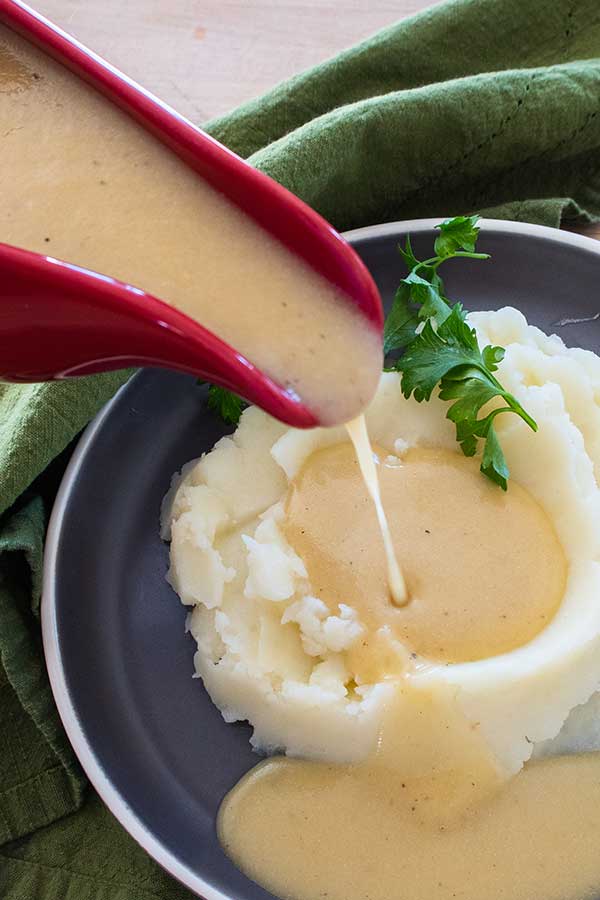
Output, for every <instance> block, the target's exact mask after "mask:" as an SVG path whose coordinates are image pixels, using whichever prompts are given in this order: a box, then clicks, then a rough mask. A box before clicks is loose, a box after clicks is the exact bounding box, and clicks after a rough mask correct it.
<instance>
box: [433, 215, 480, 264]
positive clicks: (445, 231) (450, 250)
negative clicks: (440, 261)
mask: <svg viewBox="0 0 600 900" xmlns="http://www.w3.org/2000/svg"><path fill="white" fill-rule="evenodd" d="M478 221H479V216H456V217H455V218H454V219H446V220H445V221H444V222H442V223H441V224H440V225H437V226H436V227H437V228H439V230H440V234H439V235H438V236H437V238H436V239H435V245H434V252H435V254H436V256H440V257H446V256H453V255H454V254H455V253H456V251H457V250H461V249H462V250H466V251H467V252H469V253H474V252H475V244H476V242H477V238H478V236H479V228H477V222H478Z"/></svg>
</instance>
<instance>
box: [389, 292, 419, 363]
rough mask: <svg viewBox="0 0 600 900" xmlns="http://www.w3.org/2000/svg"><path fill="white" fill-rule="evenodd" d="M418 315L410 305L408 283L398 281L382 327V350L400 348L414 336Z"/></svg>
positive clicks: (390, 350)
mask: <svg viewBox="0 0 600 900" xmlns="http://www.w3.org/2000/svg"><path fill="white" fill-rule="evenodd" d="M418 324H419V316H418V315H417V312H416V310H415V309H414V307H413V306H412V305H411V292H410V285H408V284H405V283H404V282H403V281H401V282H400V285H399V287H398V290H397V291H396V296H395V297H394V303H393V305H392V309H391V311H390V314H389V316H388V317H387V318H386V320H385V325H384V329H383V352H384V354H385V355H386V356H387V354H388V353H391V352H392V350H402V349H404V347H406V345H407V344H409V343H410V342H411V341H412V339H413V338H414V336H415V334H416V331H417V325H418Z"/></svg>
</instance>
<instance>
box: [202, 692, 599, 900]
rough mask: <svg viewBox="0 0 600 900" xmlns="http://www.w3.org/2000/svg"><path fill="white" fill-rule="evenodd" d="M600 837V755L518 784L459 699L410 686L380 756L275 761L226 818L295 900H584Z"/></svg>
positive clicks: (254, 874) (253, 860) (243, 858)
mask: <svg viewBox="0 0 600 900" xmlns="http://www.w3.org/2000/svg"><path fill="white" fill-rule="evenodd" d="M599 834H600V755H597V754H590V755H582V756H579V757H570V758H557V759H553V760H546V761H543V762H536V763H534V764H529V765H528V766H526V768H525V769H524V770H523V771H522V772H521V773H520V774H519V775H518V776H517V777H516V778H514V779H513V780H512V781H509V782H506V781H505V780H504V779H503V777H502V773H500V772H499V771H498V770H497V768H496V767H495V765H494V761H493V760H492V759H490V758H489V756H488V754H487V752H486V750H485V747H484V745H483V742H482V741H481V739H480V738H479V735H478V733H477V730H476V729H475V730H473V729H472V728H471V727H470V726H469V725H468V724H467V723H466V722H465V721H464V720H463V719H462V718H461V716H460V714H459V713H458V712H457V710H456V709H455V708H454V706H453V704H452V700H451V698H449V697H447V696H437V697H436V696H425V697H424V696H422V695H420V696H414V697H412V696H411V694H410V689H409V688H408V687H407V688H405V689H404V690H403V691H399V692H398V695H397V697H396V700H395V701H394V703H393V705H392V708H391V710H390V714H389V717H388V720H387V722H386V724H385V726H384V729H383V733H382V740H381V745H380V749H379V751H378V753H377V754H376V755H375V756H374V757H373V758H372V759H371V760H368V761H367V762H366V763H363V764H360V765H356V766H339V765H326V764H322V763H313V762H307V761H302V760H293V759H285V758H274V759H271V760H267V761H266V762H263V763H261V764H260V765H259V766H257V767H256V768H255V769H253V770H252V771H251V772H250V773H249V774H248V775H247V776H246V777H245V778H244V779H243V780H242V781H241V782H240V783H239V784H238V785H237V786H236V787H235V788H234V789H233V791H232V792H231V793H230V794H229V795H228V796H227V797H226V798H225V801H224V803H223V805H222V807H221V811H220V814H219V836H220V839H221V843H222V845H223V847H224V849H225V851H226V852H227V853H228V855H229V856H230V857H231V858H232V860H233V861H234V862H235V863H236V865H237V866H238V867H239V868H240V869H242V871H244V872H245V873H246V874H247V875H248V876H249V877H250V878H253V879H254V880H255V881H257V882H258V883H259V884H261V885H263V886H264V887H266V888H267V889H268V890H270V891H272V892H273V894H275V895H276V896H277V897H281V898H284V900H320V898H327V900H400V898H401V900H432V898H437V900H453V898H461V900H482V898H490V900H583V898H586V897H590V898H591V897H592V896H596V895H597V891H598V888H599V887H600V853H599V852H598V835H599Z"/></svg>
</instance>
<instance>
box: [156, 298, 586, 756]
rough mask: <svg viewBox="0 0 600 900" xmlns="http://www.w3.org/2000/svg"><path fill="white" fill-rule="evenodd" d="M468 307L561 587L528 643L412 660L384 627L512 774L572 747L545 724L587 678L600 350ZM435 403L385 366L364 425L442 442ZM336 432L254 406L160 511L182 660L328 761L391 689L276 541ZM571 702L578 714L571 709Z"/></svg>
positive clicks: (357, 627) (363, 735) (349, 617)
mask: <svg viewBox="0 0 600 900" xmlns="http://www.w3.org/2000/svg"><path fill="white" fill-rule="evenodd" d="M470 320H471V322H472V324H473V325H474V326H475V328H476V329H477V331H478V337H479V338H480V342H483V343H484V344H485V343H492V344H501V345H503V346H504V347H505V348H506V355H505V358H504V360H503V362H502V363H501V365H500V370H499V377H500V379H501V380H502V382H503V383H504V384H505V386H506V388H507V390H509V391H511V393H513V394H514V395H515V396H516V397H517V399H518V400H519V401H520V402H521V403H522V404H523V405H524V406H525V407H526V408H527V409H528V410H529V411H530V412H531V414H532V415H533V417H534V418H535V419H536V421H537V423H538V425H539V431H538V433H537V434H534V433H533V432H532V431H531V430H530V429H529V428H528V427H527V426H526V425H525V424H524V423H523V422H522V421H521V420H519V419H517V418H516V417H504V418H503V417H500V418H499V419H497V420H496V422H497V428H498V432H499V436H500V438H501V442H502V446H503V448H504V450H505V454H506V458H507V461H508V464H509V467H510V470H511V478H512V480H513V481H514V482H516V483H517V484H518V485H520V486H521V487H522V488H524V489H525V490H526V491H527V492H528V494H529V495H530V496H531V497H532V498H533V499H534V500H535V501H536V502H537V504H539V505H540V507H541V508H542V509H543V510H544V511H545V514H546V515H547V516H548V518H549V519H550V521H551V523H552V526H553V528H554V531H555V533H556V536H557V538H558V541H559V542H560V546H561V547H562V552H563V553H564V558H565V561H566V582H565V586H564V594H563V597H562V601H561V602H560V604H559V606H558V609H557V611H556V613H555V614H554V615H553V616H552V618H551V619H550V620H549V621H548V622H547V623H545V622H544V623H543V627H542V628H541V630H540V631H539V632H538V633H536V634H535V635H534V636H532V637H531V639H529V640H528V641H527V642H526V643H525V644H523V645H522V646H519V647H517V648H516V649H511V650H508V651H507V652H503V653H500V654H496V655H492V656H488V657H487V658H483V659H476V660H474V661H466V662H450V663H448V662H447V661H440V660H439V659H435V658H429V657H428V656H426V655H423V654H418V655H417V657H418V658H417V659H414V658H411V648H410V647H408V646H406V645H405V644H404V643H403V642H402V641H398V640H396V639H395V638H394V636H393V635H392V636H391V637H390V636H389V635H384V637H386V640H387V650H388V651H389V652H391V654H392V656H394V658H395V660H396V663H397V666H398V671H399V672H402V673H403V674H405V675H406V677H407V678H409V679H410V682H411V686H412V687H413V688H414V689H416V690H419V689H423V690H424V691H430V690H436V689H439V690H444V691H446V690H448V689H450V690H451V691H452V692H453V695H454V696H455V697H456V702H457V704H458V706H459V708H460V710H461V712H462V714H464V716H465V717H466V719H467V721H470V722H471V723H473V726H474V727H477V728H478V730H479V733H480V734H481V735H482V737H483V740H484V741H485V743H486V745H487V746H488V747H489V749H490V751H491V752H492V753H493V755H494V757H495V758H496V759H497V761H498V763H499V765H500V766H501V767H502V768H503V769H504V770H505V771H506V772H508V773H514V772H516V771H518V770H519V769H520V768H521V766H522V764H523V762H524V761H526V760H527V759H528V758H529V757H530V756H531V754H532V752H534V753H536V754H541V753H545V754H547V753H550V752H552V749H553V747H556V748H560V749H561V751H562V750H564V748H565V746H570V740H569V737H568V735H569V733H570V732H569V728H570V729H571V732H572V731H573V730H574V729H573V725H572V720H573V719H572V717H571V719H570V722H569V723H567V726H566V729H565V731H564V732H563V733H561V735H560V736H559V737H558V739H557V742H556V743H553V739H555V738H556V736H557V735H558V734H559V732H561V728H562V727H563V724H564V723H565V720H566V719H567V717H568V716H569V713H570V712H571V710H572V709H574V707H577V706H580V705H581V704H584V703H586V702H587V701H588V700H589V698H590V697H591V696H592V695H593V694H594V693H595V691H596V689H597V687H598V685H599V684H600V603H599V602H598V598H599V597H600V565H599V562H598V560H599V559H600V491H599V489H598V484H597V481H596V473H597V472H598V471H599V469H598V467H599V466H600V359H598V357H596V356H595V355H594V354H592V353H589V352H586V351H583V350H578V349H567V348H566V347H565V346H564V344H563V343H562V341H561V340H560V339H559V338H557V337H555V336H552V337H548V336H546V335H545V334H543V333H542V332H541V331H540V330H539V329H537V328H534V327H532V326H528V325H527V323H526V321H525V319H524V317H523V316H522V314H521V313H519V312H518V311H517V310H514V309H510V308H506V309H503V310H500V311H498V312H493V313H477V314H473V315H471V317H470ZM446 410H447V406H446V404H443V403H442V402H441V401H438V400H435V399H434V400H432V401H431V402H430V403H427V404H417V403H416V402H415V401H414V400H412V399H410V400H406V399H405V398H404V397H403V396H402V394H401V391H400V385H399V376H398V375H396V374H394V373H387V374H384V375H383V376H382V379H381V383H380V386H379V390H378V393H377V395H376V397H375V399H374V400H373V402H372V403H371V405H370V407H369V408H368V410H367V412H366V418H367V423H368V429H369V435H370V437H371V440H372V441H373V443H375V444H377V445H378V447H379V448H382V450H384V451H386V452H387V454H389V456H390V458H391V460H390V462H391V464H393V460H394V459H397V460H400V461H401V460H402V458H403V457H404V456H405V455H406V454H407V453H410V452H411V451H413V452H414V450H415V448H429V449H431V448H438V449H439V450H440V451H450V450H455V449H456V444H455V436H454V430H453V426H452V424H451V423H450V422H448V421H447V420H446V418H445V414H446ZM346 441H347V436H346V433H345V431H344V429H342V428H334V429H316V430H314V431H310V432H302V431H297V430H293V429H289V428H286V427H285V426H283V425H281V424H280V423H278V422H276V421H274V420H272V419H270V418H269V417H268V416H267V415H266V414H264V413H263V412H261V411H260V410H258V409H256V408H250V409H248V410H247V411H246V412H245V413H244V414H243V417H242V420H241V422H240V425H239V427H238V429H237V430H236V432H235V433H234V434H233V435H232V436H231V437H226V438H223V439H222V440H220V441H219V442H218V443H217V444H216V446H215V447H214V449H213V450H212V451H211V452H210V453H208V454H206V455H205V456H204V457H203V458H202V459H200V460H198V461H197V462H195V463H194V464H191V465H189V466H188V467H186V469H185V472H184V474H183V478H182V479H178V480H177V483H176V488H175V489H174V491H173V492H172V494H171V496H170V498H169V499H168V501H167V503H166V504H165V517H164V524H165V537H167V538H169V537H170V539H171V569H170V573H169V578H170V581H171V583H172V585H173V587H174V588H175V590H176V591H177V593H178V594H179V595H180V597H181V600H182V602H183V603H185V604H187V605H189V606H191V607H193V609H192V611H191V613H190V617H189V628H190V630H191V632H192V634H193V636H194V638H195V639H196V641H197V643H198V651H197V653H196V656H195V666H196V671H197V673H198V674H199V675H200V676H201V677H202V679H203V681H204V684H205V686H206V688H207V690H208V692H209V694H210V695H211V697H212V699H213V701H214V702H215V703H216V704H217V706H218V707H219V708H220V709H221V711H222V713H223V716H224V717H225V719H226V720H227V721H235V720H246V719H247V720H248V721H249V722H250V723H251V724H252V726H253V728H254V732H253V737H252V743H253V745H254V746H255V747H256V748H257V749H260V750H265V751H268V752H271V751H273V750H281V751H284V752H286V753H288V754H290V755H297V756H305V757H309V758H314V759H323V760H333V761H338V762H354V761H359V760H362V759H364V758H366V757H367V756H368V755H369V754H370V753H371V751H372V750H373V748H374V746H375V743H376V741H377V736H378V733H379V731H380V728H381V724H382V721H383V716H384V711H385V708H386V704H387V702H388V700H389V698H390V695H391V692H392V691H393V690H394V686H393V683H392V681H391V680H390V679H386V678H384V677H381V678H373V677H371V678H364V677H360V673H358V672H356V671H351V668H350V667H349V660H350V659H351V656H352V649H353V647H356V645H357V642H359V641H360V640H361V639H362V638H363V636H364V634H365V628H366V623H365V622H364V621H363V620H362V619H361V614H360V611H359V610H358V609H357V608H356V605H352V604H351V603H350V602H343V599H342V598H336V601H335V602H327V598H324V597H323V596H322V595H320V592H319V590H318V589H317V588H318V586H317V585H314V584H311V581H310V577H309V572H308V570H307V566H306V561H305V560H304V559H303V558H302V555H301V554H299V553H298V552H296V549H294V547H293V546H292V544H291V543H290V541H289V540H288V536H287V533H286V498H287V497H288V494H289V489H290V484H292V483H293V482H294V480H295V479H296V478H297V476H298V475H299V473H300V472H301V470H302V468H303V466H304V465H305V463H306V462H307V460H308V459H309V457H311V455H312V454H313V453H315V452H316V451H319V450H323V449H325V448H328V447H329V448H331V447H334V446H335V445H341V444H343V443H344V442H346ZM384 503H385V495H384ZM362 618H364V616H363V617H362ZM591 702H595V700H592V701H591ZM573 716H576V717H577V716H578V717H579V719H578V721H580V722H581V723H583V724H582V727H585V722H586V716H585V713H584V712H581V711H576V712H574V713H573ZM575 730H576V731H577V740H578V742H579V743H578V745H577V747H578V748H579V749H580V748H581V744H582V740H583V741H584V743H585V739H584V738H582V733H581V728H580V729H575ZM588 730H589V729H588ZM590 740H591V738H590ZM585 749H589V741H588V745H586V746H585Z"/></svg>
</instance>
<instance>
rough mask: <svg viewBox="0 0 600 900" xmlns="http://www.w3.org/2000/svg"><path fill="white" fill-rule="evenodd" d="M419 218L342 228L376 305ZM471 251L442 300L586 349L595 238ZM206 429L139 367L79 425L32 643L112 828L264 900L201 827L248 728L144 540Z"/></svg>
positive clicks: (535, 236)
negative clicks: (520, 316)
mask: <svg viewBox="0 0 600 900" xmlns="http://www.w3.org/2000/svg"><path fill="white" fill-rule="evenodd" d="M434 224H435V222H434V221H433V220H421V221H418V222H409V223H397V224H393V225H384V226H376V227H373V228H366V229H361V230H359V231H355V232H353V233H352V234H351V235H350V239H351V241H352V243H353V244H354V246H355V247H356V249H357V250H358V252H359V253H360V254H361V256H362V257H363V259H364V260H365V262H366V264H367V266H368V267H369V269H370V270H371V272H372V273H373V275H374V277H375V279H376V281H377V283H378V285H379V288H380V290H381V293H382V296H383V297H384V299H385V300H386V301H389V300H390V298H391V296H392V294H393V291H394V289H395V288H396V286H397V283H398V280H399V278H400V277H401V273H402V267H401V265H400V261H399V258H398V256H397V254H396V252H395V245H396V243H397V241H398V240H399V239H400V238H403V237H404V236H405V234H406V233H407V232H410V233H411V234H412V235H413V236H414V239H413V244H414V247H415V250H416V253H417V256H420V257H421V258H425V257H427V256H429V255H430V252H431V246H432V239H433V225H434ZM480 244H481V249H482V250H484V251H487V252H489V253H491V254H492V256H493V258H492V260H490V261H489V262H487V263H476V262H469V261H462V260H461V261H459V260H457V261H454V262H451V263H449V264H448V265H447V267H446V271H445V272H444V277H445V278H446V281H447V285H448V287H449V292H450V296H451V297H452V298H457V299H461V300H462V301H464V303H465V305H466V306H467V307H468V308H471V309H490V308H497V307H500V306H505V305H507V304H510V305H515V306H518V307H520V308H521V309H522V310H523V311H524V313H525V314H526V316H527V318H528V319H529V321H530V322H532V323H534V324H537V325H539V326H540V327H541V328H543V329H545V330H548V331H557V332H558V333H560V334H561V335H562V336H563V338H564V339H565V341H566V342H567V343H569V344H577V345H580V346H582V347H587V348H589V349H592V350H595V351H598V350H600V321H597V317H599V316H600V303H599V299H598V283H599V282H600V245H598V244H596V243H595V242H593V241H591V240H588V239H586V238H581V237H577V236H574V235H570V234H566V233H561V232H556V231H553V230H551V229H547V228H540V227H537V226H531V225H522V224H517V223H506V222H494V221H488V222H486V223H485V224H484V227H483V232H482V236H481V240H480ZM567 320H579V321H577V322H573V321H571V322H570V323H567ZM561 322H562V323H563V324H558V323H561ZM222 433H223V427H222V425H221V424H220V423H219V422H218V421H217V420H216V418H215V417H214V416H213V415H212V414H211V413H209V412H207V410H206V408H205V404H204V392H203V389H201V388H199V387H198V386H197V385H196V384H195V382H194V379H193V378H189V377H188V376H183V375H179V374H175V373H172V372H166V371H151V370H148V371H144V372H142V373H141V374H139V375H137V376H136V377H135V378H134V379H132V381H131V382H130V383H129V384H128V385H127V386H126V387H125V388H123V389H122V390H121V391H120V392H119V394H118V395H117V396H116V397H115V398H114V400H113V401H112V402H111V403H109V404H108V406H106V408H105V409H104V411H103V412H102V413H101V414H100V415H99V416H98V417H97V419H96V420H95V421H94V422H93V423H92V424H91V425H90V427H89V428H88V430H87V431H86V433H85V434H84V436H83V438H82V440H81V442H80V443H79V446H78V448H77V450H76V452H75V454H74V456H73V458H72V461H71V463H70V465H69V468H68V470H67V473H66V475H65V478H64V481H63V484H62V487H61V490H60V493H59V496H58V498H57V501H56V505H55V508H54V512H53V515H52V521H51V525H50V529H49V534H48V541H47V548H46V562H45V584H44V600H43V606H42V624H43V634H44V647H45V652H46V659H47V663H48V669H49V672H50V678H51V682H52V688H53V691H54V696H55V699H56V702H57V705H58V708H59V711H60V714H61V717H62V720H63V722H64V725H65V728H66V730H67V733H68V735H69V738H70V740H71V742H72V744H73V746H74V748H75V751H76V753H77V755H78V757H79V759H80V760H81V763H82V765H83V767H84V769H85V770H86V772H87V774H88V775H89V777H90V780H91V781H92V783H93V784H94V786H95V787H96V789H97V790H98V792H99V793H100V795H101V796H102V798H103V799H104V801H105V803H106V804H107V805H108V806H109V808H110V809H111V810H112V812H113V813H114V814H115V816H116V817H117V818H118V819H120V821H121V822H122V823H123V825H124V826H125V828H127V830H128V831H129V832H130V833H131V834H132V835H133V836H134V837H135V838H136V840H137V841H139V843H140V844H141V845H142V846H143V847H145V849H146V850H147V851H148V852H149V853H150V854H151V855H152V856H154V857H155V858H156V859H157V860H158V862H160V863H161V864H162V865H163V866H164V867H165V868H166V869H167V870H168V871H169V872H171V873H172V874H173V875H174V876H176V877H177V878H179V879H181V881H183V882H184V883H185V884H186V885H188V887H190V888H192V889H193V890H195V891H196V892H198V893H199V894H200V895H202V896H204V897H205V898H206V900H266V898H269V897H271V896H272V895H271V894H269V893H267V892H266V891H264V890H262V889H261V888H259V887H258V886H257V885H256V884H254V883H253V882H251V881H249V880H248V879H247V878H245V877H244V876H243V875H242V874H241V873H240V872H238V870H237V869H236V868H235V867H234V866H233V865H232V864H231V863H230V862H229V860H228V859H227V858H226V856H225V855H224V854H223V852H222V851H221V849H220V846H219V843H218V841H217V837H216V834H215V816H216V813H217V809H218V807H219V803H220V801H221V799H222V797H223V795H224V794H225V793H226V792H227V790H228V789H229V788H230V787H232V785H234V784H235V782H236V781H237V780H238V779H239V777H240V776H241V775H242V774H243V773H244V772H246V771H247V770H248V769H249V768H250V767H251V766H252V765H254V764H255V763H256V761H257V757H256V756H255V755H253V754H252V753H251V751H250V747H249V744H248V737H249V734H250V731H249V728H248V727H247V726H245V725H226V724H225V723H224V722H223V720H222V719H221V716H220V714H219V712H218V710H216V709H215V708H214V707H213V705H212V703H211V702H210V700H209V698H208V696H207V694H206V693H205V691H204V689H203V687H202V684H201V683H200V682H199V681H197V680H194V681H192V677H191V676H192V672H193V664H192V655H193V652H194V649H195V645H194V642H193V640H192V638H191V637H189V636H187V635H185V634H184V619H185V610H184V608H183V607H182V606H181V605H180V603H179V601H178V599H177V597H176V596H175V594H174V593H173V592H172V591H171V589H170V588H169V587H168V585H167V584H166V582H165V580H164V575H165V571H166V568H167V548H166V547H165V545H164V544H162V543H161V541H160V540H159V536H158V514H159V508H160V502H161V499H162V497H163V495H164V493H165V491H166V490H167V487H168V485H169V479H170V477H171V474H172V473H173V472H174V471H175V470H176V469H178V468H179V467H180V466H181V465H182V464H183V463H184V462H186V461H187V460H189V459H191V458H193V457H196V456H199V455H200V454H201V453H202V452H204V451H205V450H208V449H210V448H211V447H212V445H213V444H214V442H215V441H216V440H217V439H218V438H219V437H220V436H221V435H222ZM273 865H274V866H275V865H277V860H276V859H274V860H273Z"/></svg>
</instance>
